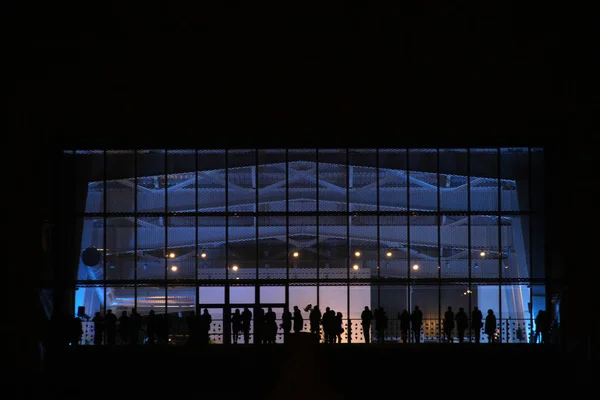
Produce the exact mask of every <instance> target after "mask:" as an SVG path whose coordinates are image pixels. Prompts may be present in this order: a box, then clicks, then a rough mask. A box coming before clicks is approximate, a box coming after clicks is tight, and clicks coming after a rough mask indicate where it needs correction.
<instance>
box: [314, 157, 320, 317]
mask: <svg viewBox="0 0 600 400" xmlns="http://www.w3.org/2000/svg"><path fill="white" fill-rule="evenodd" d="M315 175H316V176H315V178H316V179H315V180H316V183H315V189H316V190H315V197H316V203H317V204H316V208H315V209H316V210H317V213H316V214H317V216H316V218H317V221H316V229H315V233H316V235H317V279H316V282H317V283H316V288H317V305H319V299H320V296H319V291H320V287H319V286H320V285H319V282H320V268H321V251H320V248H321V246H320V243H321V240H320V237H319V226H320V215H319V209H320V207H319V149H315Z"/></svg>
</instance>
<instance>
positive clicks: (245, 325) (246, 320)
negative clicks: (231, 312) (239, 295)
mask: <svg viewBox="0 0 600 400" xmlns="http://www.w3.org/2000/svg"><path fill="white" fill-rule="evenodd" d="M251 323H252V311H250V309H249V308H248V307H244V311H242V332H244V343H245V344H248V343H250V324H251Z"/></svg>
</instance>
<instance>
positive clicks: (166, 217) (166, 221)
mask: <svg viewBox="0 0 600 400" xmlns="http://www.w3.org/2000/svg"><path fill="white" fill-rule="evenodd" d="M164 151H165V156H164V157H165V158H164V161H163V162H164V168H165V171H164V177H165V179H164V184H165V192H164V196H165V198H164V200H165V209H164V211H163V212H164V214H163V215H164V219H163V224H164V226H165V250H166V255H167V257H165V310H164V312H165V313H168V310H169V257H168V255H169V193H168V191H167V187H168V184H169V182H168V179H169V178H168V176H169V175H168V173H167V172H168V167H169V161H168V157H169V150H168V149H165V150H164Z"/></svg>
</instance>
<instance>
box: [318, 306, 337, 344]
mask: <svg viewBox="0 0 600 400" xmlns="http://www.w3.org/2000/svg"><path fill="white" fill-rule="evenodd" d="M333 316H335V313H333ZM332 323H333V321H332V312H331V308H329V307H325V312H324V313H323V315H322V316H321V325H322V326H323V341H324V342H325V343H333V341H332V337H333V332H332V329H331V325H332Z"/></svg>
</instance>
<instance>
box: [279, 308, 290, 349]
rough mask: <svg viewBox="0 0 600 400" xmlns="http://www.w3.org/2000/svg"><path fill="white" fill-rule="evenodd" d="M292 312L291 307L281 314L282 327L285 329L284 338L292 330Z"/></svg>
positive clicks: (284, 338)
mask: <svg viewBox="0 0 600 400" xmlns="http://www.w3.org/2000/svg"><path fill="white" fill-rule="evenodd" d="M292 318H293V317H292V313H291V312H290V310H289V309H285V310H284V311H283V313H282V314H281V328H282V329H283V340H284V342H285V340H286V339H287V337H288V334H289V333H290V332H291V331H292Z"/></svg>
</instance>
